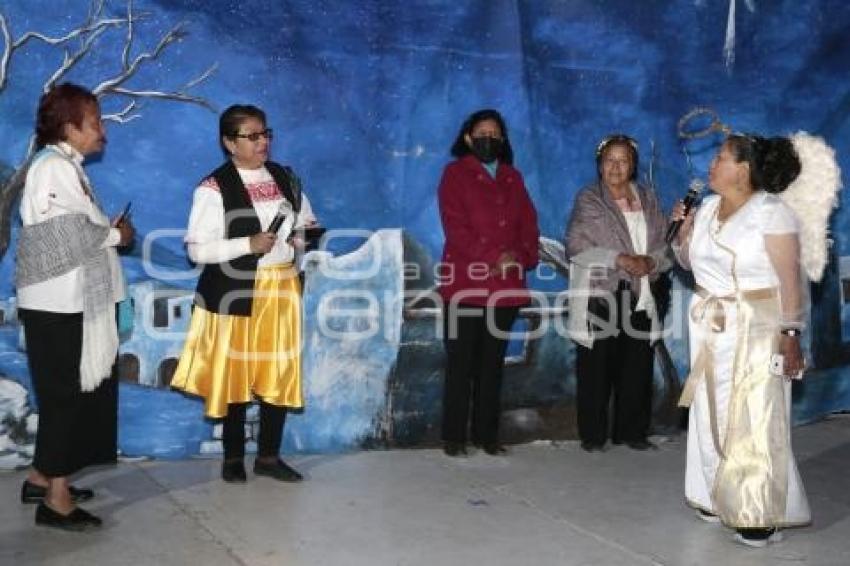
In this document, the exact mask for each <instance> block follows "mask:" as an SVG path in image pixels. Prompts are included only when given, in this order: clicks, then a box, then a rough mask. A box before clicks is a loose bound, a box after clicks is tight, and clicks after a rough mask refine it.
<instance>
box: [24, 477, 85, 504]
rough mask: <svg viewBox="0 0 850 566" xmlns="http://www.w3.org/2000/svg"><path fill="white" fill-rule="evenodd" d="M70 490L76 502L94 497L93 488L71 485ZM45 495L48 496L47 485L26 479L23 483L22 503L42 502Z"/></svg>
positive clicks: (72, 499) (72, 498)
mask: <svg viewBox="0 0 850 566" xmlns="http://www.w3.org/2000/svg"><path fill="white" fill-rule="evenodd" d="M68 491H69V492H70V493H71V501H73V502H74V503H80V502H82V501H88V500H89V499H91V498H93V497H94V492H93V491H92V490H90V489H86V488H83V487H74V486H73V485H69V486H68ZM45 497H47V488H46V487H43V486H40V485H36V484H34V483H30V482H29V481H27V480H24V483H23V484H22V485H21V503H41V502H42V501H44V498H45Z"/></svg>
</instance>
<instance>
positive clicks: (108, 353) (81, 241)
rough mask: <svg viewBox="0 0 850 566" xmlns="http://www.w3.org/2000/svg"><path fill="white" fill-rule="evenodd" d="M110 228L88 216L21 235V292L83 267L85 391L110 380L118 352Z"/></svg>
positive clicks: (82, 372) (60, 219)
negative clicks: (107, 246)
mask: <svg viewBox="0 0 850 566" xmlns="http://www.w3.org/2000/svg"><path fill="white" fill-rule="evenodd" d="M109 229H110V228H109V226H103V225H101V224H95V223H94V222H92V221H91V220H90V219H89V218H88V216H86V215H85V214H63V215H61V216H56V217H53V218H51V219H50V220H46V221H44V222H40V223H38V224H32V225H30V226H24V227H23V228H21V231H20V233H19V235H18V257H17V264H18V265H17V272H16V277H15V279H16V281H15V284H16V287H17V288H18V289H20V288H22V287H26V286H28V285H33V284H35V283H41V282H42V281H47V280H49V279H53V278H54V277H58V276H60V275H64V274H65V273H68V272H70V271H71V270H73V269H76V268H77V267H80V266H82V268H83V349H82V357H81V360H80V387H81V389H82V390H83V391H93V390H94V389H95V388H97V386H98V385H100V383H101V381H103V380H104V379H106V378H107V377H109V375H110V373H111V370H112V364H113V363H114V362H115V355H116V353H117V352H118V330H117V328H116V326H115V306H114V304H113V299H114V297H115V293H114V289H112V275H111V272H110V268H109V257H108V255H107V251H106V249H104V248H102V247H101V246H102V244H103V242H104V240H106V238H107V237H108V236H109Z"/></svg>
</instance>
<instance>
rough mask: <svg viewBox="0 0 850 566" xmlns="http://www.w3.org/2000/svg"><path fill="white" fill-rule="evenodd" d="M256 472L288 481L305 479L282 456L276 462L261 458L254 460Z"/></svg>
mask: <svg viewBox="0 0 850 566" xmlns="http://www.w3.org/2000/svg"><path fill="white" fill-rule="evenodd" d="M254 474H256V475H258V476H268V477H270V478H274V479H276V480H278V481H287V482H299V481H301V480H303V479H304V477H303V476H302V475H301V474H299V473H298V472H297V471H296V470H295V468H293V467H292V466H290V465H289V464H287V463H286V462H284V461H283V460H281V459H280V458H278V459H277V460H276V461H274V462H263V461H262V460H260V459H257V460H254Z"/></svg>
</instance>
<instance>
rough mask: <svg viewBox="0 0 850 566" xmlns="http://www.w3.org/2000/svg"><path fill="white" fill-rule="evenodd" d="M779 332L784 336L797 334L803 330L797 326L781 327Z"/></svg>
mask: <svg viewBox="0 0 850 566" xmlns="http://www.w3.org/2000/svg"><path fill="white" fill-rule="evenodd" d="M779 333H780V334H784V335H785V336H799V335H800V334H802V333H803V332H802V331H801V330H800V329H799V328H783V329H782V330H780V331H779Z"/></svg>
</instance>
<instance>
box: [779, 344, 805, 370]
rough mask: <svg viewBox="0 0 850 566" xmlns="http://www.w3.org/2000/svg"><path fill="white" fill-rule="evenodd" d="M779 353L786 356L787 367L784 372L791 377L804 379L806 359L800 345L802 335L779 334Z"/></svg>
mask: <svg viewBox="0 0 850 566" xmlns="http://www.w3.org/2000/svg"><path fill="white" fill-rule="evenodd" d="M779 353H780V354H782V355H783V356H784V359H785V367H783V368H782V370H783V374H785V375H786V376H787V377H788V378H790V379H802V377H803V370H804V369H805V368H806V361H805V360H804V359H803V349H802V347H801V346H800V336H799V335H797V336H788V335H786V334H781V335H780V336H779Z"/></svg>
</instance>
